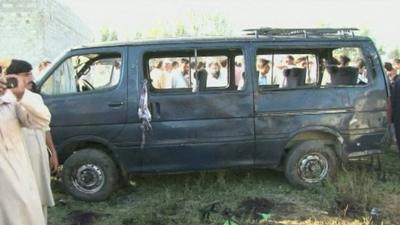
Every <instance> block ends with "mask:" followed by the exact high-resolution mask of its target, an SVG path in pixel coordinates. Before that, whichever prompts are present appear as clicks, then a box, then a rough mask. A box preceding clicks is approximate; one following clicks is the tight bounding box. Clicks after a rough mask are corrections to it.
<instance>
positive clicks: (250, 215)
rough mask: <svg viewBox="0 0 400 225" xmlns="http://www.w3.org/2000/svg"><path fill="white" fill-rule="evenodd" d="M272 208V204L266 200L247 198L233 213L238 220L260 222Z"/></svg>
mask: <svg viewBox="0 0 400 225" xmlns="http://www.w3.org/2000/svg"><path fill="white" fill-rule="evenodd" d="M273 207H274V202H273V201H271V200H269V199H266V198H248V199H245V200H243V201H242V202H241V203H240V204H239V206H238V208H237V209H236V211H235V216H236V217H238V218H247V219H251V220H260V219H263V215H264V217H266V215H267V214H269V213H270V212H271V210H272V208H273Z"/></svg>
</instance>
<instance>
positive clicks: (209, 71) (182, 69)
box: [144, 50, 244, 92]
mask: <svg viewBox="0 0 400 225" xmlns="http://www.w3.org/2000/svg"><path fill="white" fill-rule="evenodd" d="M193 52H194V51H191V52H190V53H188V52H182V53H179V52H171V53H165V52H163V53H159V55H157V53H152V54H151V56H146V55H145V60H144V62H145V70H147V71H145V73H144V74H145V77H146V78H147V79H150V80H151V87H152V88H151V90H152V91H153V92H160V91H187V92H190V91H193V92H195V91H207V90H214V91H218V90H229V89H231V90H238V89H239V83H241V85H242V86H244V80H243V81H240V80H241V79H242V72H243V71H244V70H243V68H244V64H243V56H242V55H237V53H235V55H230V54H232V52H230V51H227V52H224V50H219V51H215V52H213V51H204V50H203V51H199V52H198V55H197V57H195V56H194V53H193ZM225 53H226V54H225ZM240 71H242V72H240ZM242 88H243V87H242Z"/></svg>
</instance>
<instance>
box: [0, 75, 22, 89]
mask: <svg viewBox="0 0 400 225" xmlns="http://www.w3.org/2000/svg"><path fill="white" fill-rule="evenodd" d="M0 82H1V81H0ZM1 83H3V84H4V85H6V88H8V89H12V88H16V87H17V86H18V80H17V78H15V77H8V78H7V79H6V82H1Z"/></svg>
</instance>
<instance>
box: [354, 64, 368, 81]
mask: <svg viewBox="0 0 400 225" xmlns="http://www.w3.org/2000/svg"><path fill="white" fill-rule="evenodd" d="M357 68H358V79H357V84H360V85H365V84H368V77H367V68H366V67H365V62H364V60H363V59H361V58H359V59H357Z"/></svg>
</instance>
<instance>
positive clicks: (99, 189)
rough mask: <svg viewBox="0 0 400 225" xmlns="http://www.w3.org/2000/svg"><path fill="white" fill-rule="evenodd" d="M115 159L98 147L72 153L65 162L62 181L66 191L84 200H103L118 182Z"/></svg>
mask: <svg viewBox="0 0 400 225" xmlns="http://www.w3.org/2000/svg"><path fill="white" fill-rule="evenodd" d="M118 178H119V174H118V170H117V167H116V166H115V163H114V161H113V160H112V159H111V158H110V157H109V156H108V155H107V154H106V153H104V152H102V151H100V150H97V149H84V150H80V151H78V152H75V153H74V154H72V155H71V156H70V157H69V158H68V159H67V160H66V161H65V163H64V166H63V170H62V183H63V186H64V189H65V191H66V192H68V193H69V194H71V195H72V196H73V197H75V198H77V199H79V200H83V201H103V200H105V199H107V198H108V197H109V196H110V194H111V193H112V192H113V191H114V189H115V187H116V185H117V183H118Z"/></svg>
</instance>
